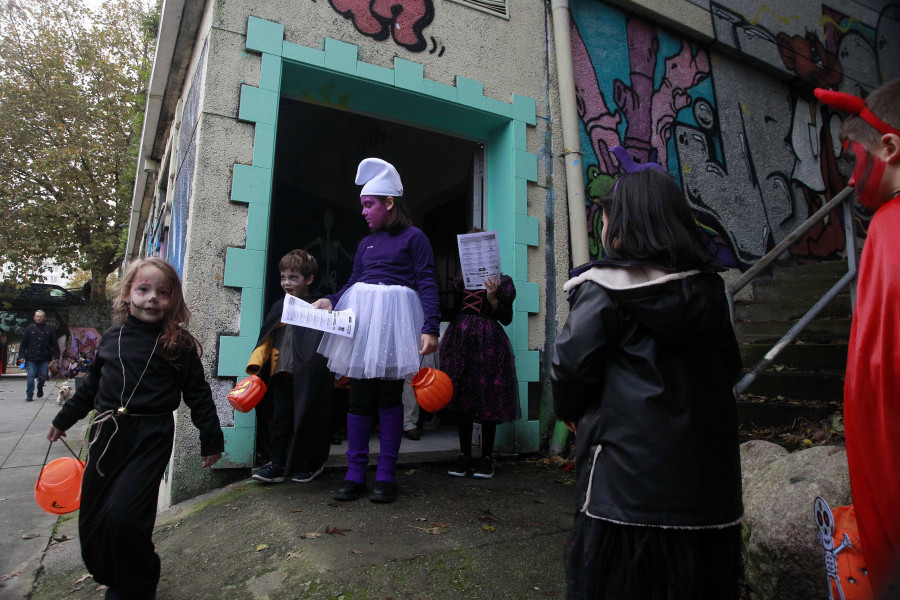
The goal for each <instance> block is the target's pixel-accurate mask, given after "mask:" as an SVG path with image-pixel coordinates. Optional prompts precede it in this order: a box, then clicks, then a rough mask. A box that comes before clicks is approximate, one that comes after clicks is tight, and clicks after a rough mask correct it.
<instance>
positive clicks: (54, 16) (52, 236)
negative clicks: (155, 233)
mask: <svg viewBox="0 0 900 600" xmlns="http://www.w3.org/2000/svg"><path fill="white" fill-rule="evenodd" d="M0 2H3V3H2V4H0V136H2V142H0V221H2V223H3V227H2V228H0V264H2V263H5V262H8V263H10V264H11V266H12V269H13V271H12V273H10V275H11V277H12V278H13V279H15V280H16V281H20V282H21V281H26V280H29V279H30V278H32V277H33V276H34V274H35V273H39V272H40V271H41V266H42V264H43V262H44V260H46V259H53V260H55V261H56V263H57V264H60V265H64V266H67V267H68V268H69V269H74V268H80V269H84V270H89V271H90V272H91V274H92V280H93V298H92V300H94V301H97V302H102V301H103V300H104V297H105V284H106V276H107V275H108V274H109V273H111V272H113V271H114V270H115V269H116V268H117V267H118V266H119V265H120V264H121V261H122V258H123V250H122V247H121V243H120V241H121V239H122V235H123V228H124V227H125V226H127V222H128V216H129V208H130V206H131V195H132V189H133V187H134V176H135V168H136V161H137V148H138V144H139V142H140V125H141V122H142V119H143V111H144V106H145V101H146V87H147V81H148V79H149V73H150V67H151V59H152V52H153V48H154V41H155V39H154V38H155V33H156V31H157V29H158V25H159V14H158V13H159V6H158V4H154V5H153V6H152V7H150V6H145V5H142V4H141V0H107V1H106V2H105V3H104V4H103V5H102V6H101V7H100V8H99V9H98V10H96V11H91V10H90V9H88V8H87V7H86V6H85V5H84V4H83V3H82V0H0Z"/></svg>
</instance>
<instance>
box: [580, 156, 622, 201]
mask: <svg viewBox="0 0 900 600" xmlns="http://www.w3.org/2000/svg"><path fill="white" fill-rule="evenodd" d="M616 179H617V178H616V176H614V175H607V174H606V173H603V172H601V171H600V167H598V166H597V165H590V166H589V167H588V170H587V185H586V186H585V190H584V191H585V194H586V195H587V197H588V200H590V201H591V202H593V203H594V204H598V203H599V201H600V198H602V197H603V196H605V195H606V194H607V193H608V192H609V191H610V190H611V189H612V188H613V186H614V185H615V184H616Z"/></svg>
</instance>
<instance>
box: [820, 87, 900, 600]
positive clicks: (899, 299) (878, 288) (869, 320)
mask: <svg viewBox="0 0 900 600" xmlns="http://www.w3.org/2000/svg"><path fill="white" fill-rule="evenodd" d="M816 97H817V98H819V100H821V101H822V102H824V103H825V104H827V105H828V106H830V107H832V108H835V109H838V110H840V111H844V112H848V113H850V116H848V117H847V118H846V119H845V120H844V122H843V124H842V125H841V133H840V137H841V141H842V142H843V144H844V151H845V152H849V153H851V154H852V156H853V157H854V158H855V160H856V165H855V167H854V170H853V175H852V176H851V177H850V181H849V185H851V186H853V187H854V188H855V190H856V195H857V198H858V199H859V201H860V203H861V204H863V205H864V206H865V207H866V208H868V209H870V210H872V211H875V215H874V216H873V217H872V221H871V222H870V224H869V231H868V236H867V238H866V241H865V246H864V247H863V252H862V258H861V259H860V264H859V274H858V279H857V299H856V306H855V313H854V315H853V326H852V328H851V331H850V343H849V348H848V352H847V376H846V378H845V380H844V428H845V435H846V443H847V462H848V465H849V468H850V486H851V490H852V492H853V506H854V508H855V511H856V519H857V523H858V525H859V536H860V546H861V548H862V552H863V556H864V557H865V562H866V568H867V570H868V573H869V577H870V579H871V582H872V589H873V591H874V593H875V597H876V598H877V599H879V600H881V599H886V598H900V511H898V510H897V507H900V444H898V440H900V351H898V348H900V235H898V233H900V80H895V81H891V82H889V83H886V84H884V85H882V86H881V87H880V88H878V89H877V90H875V91H874V92H872V93H871V94H869V96H868V98H867V99H866V100H865V101H863V100H862V99H860V98H856V97H855V96H850V95H849V94H841V93H838V92H831V91H828V90H820V89H818V90H816ZM886 474H887V476H886Z"/></svg>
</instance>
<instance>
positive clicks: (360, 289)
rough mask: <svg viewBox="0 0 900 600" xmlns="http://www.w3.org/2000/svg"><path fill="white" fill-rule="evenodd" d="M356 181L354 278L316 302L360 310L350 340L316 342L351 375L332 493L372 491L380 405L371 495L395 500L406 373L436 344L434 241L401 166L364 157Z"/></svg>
mask: <svg viewBox="0 0 900 600" xmlns="http://www.w3.org/2000/svg"><path fill="white" fill-rule="evenodd" d="M356 184H357V185H362V186H363V188H362V191H361V192H360V198H359V202H360V205H361V206H362V216H363V218H364V219H365V220H366V223H368V225H369V230H370V231H371V233H370V234H369V235H367V236H366V237H365V238H363V240H362V241H361V242H360V243H359V247H358V248H357V250H356V256H355V257H354V259H353V271H352V272H351V274H350V280H349V281H347V283H346V284H345V285H344V287H342V288H341V289H340V291H338V292H337V293H336V294H333V295H331V296H326V297H325V298H322V299H321V300H318V301H316V302H315V303H314V304H313V306H315V307H316V308H322V309H331V308H334V309H335V310H344V309H347V308H351V309H353V312H354V313H355V314H356V329H355V332H354V335H353V337H352V338H347V337H343V336H339V335H335V334H325V336H324V337H323V338H322V343H321V344H320V345H319V353H320V354H322V355H323V356H325V357H326V358H328V368H329V369H330V370H331V371H333V372H335V373H337V374H339V375H347V376H349V377H350V400H349V410H348V413H347V446H348V449H347V475H346V477H345V479H344V482H343V484H342V485H341V487H340V488H338V489H337V490H336V491H335V493H334V498H335V499H336V500H344V501H346V500H356V499H357V498H359V497H360V496H361V495H362V494H363V493H365V491H366V490H367V486H366V466H367V465H368V463H369V435H370V434H371V431H372V426H373V424H374V421H375V415H376V411H377V414H378V421H379V441H380V444H381V451H380V452H379V454H378V470H377V471H376V473H375V487H374V488H373V489H372V491H371V493H370V494H369V500H372V501H373V502H393V501H394V500H396V499H397V483H396V477H395V470H396V463H397V456H398V453H399V451H400V442H401V440H402V438H403V400H402V395H403V384H404V378H405V377H406V376H407V375H408V374H410V373H414V372H416V371H417V370H418V369H419V363H420V355H421V356H424V355H428V354H432V353H434V352H435V351H436V350H437V348H438V332H439V325H440V302H439V300H438V285H437V277H436V276H435V269H434V253H433V251H432V249H431V243H430V242H429V241H428V238H427V237H426V236H425V234H424V233H423V232H422V230H420V229H419V228H417V227H415V226H413V224H412V219H411V218H410V215H409V211H408V210H407V208H406V205H405V204H404V203H403V199H402V196H403V184H402V183H401V181H400V175H399V174H398V173H397V169H395V168H394V166H393V165H391V164H390V163H388V162H385V161H384V160H381V159H379V158H367V159H365V160H363V161H362V162H361V163H360V164H359V167H358V169H357V172H356Z"/></svg>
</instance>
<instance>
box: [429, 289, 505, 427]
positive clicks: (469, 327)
mask: <svg viewBox="0 0 900 600" xmlns="http://www.w3.org/2000/svg"><path fill="white" fill-rule="evenodd" d="M456 295H457V300H458V302H459V303H460V304H461V305H462V309H461V310H460V312H459V314H458V315H456V317H454V319H453V320H452V321H451V322H450V325H449V326H448V327H447V331H445V332H444V335H443V336H442V337H441V353H440V356H441V370H442V371H444V372H445V373H446V374H447V375H448V376H449V377H450V380H451V381H452V382H453V398H452V399H451V400H450V403H449V404H448V405H447V407H448V408H450V409H452V410H454V411H456V412H459V413H461V414H463V415H466V416H467V417H471V418H472V419H473V420H474V421H475V422H478V423H506V422H508V421H514V420H516V419H518V418H519V416H520V415H521V409H520V408H519V382H518V381H517V379H516V358H515V355H514V354H513V349H512V345H511V344H510V343H509V338H508V337H507V336H506V332H505V331H503V327H501V326H500V325H501V324H502V325H509V324H510V323H511V322H512V318H513V310H512V306H513V301H514V300H515V299H516V286H515V285H514V284H513V280H512V278H511V277H509V275H501V276H500V282H499V285H498V286H497V308H496V309H493V308H492V307H491V303H490V302H488V299H487V292H486V291H485V290H464V289H462V288H460V287H457V289H456Z"/></svg>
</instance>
